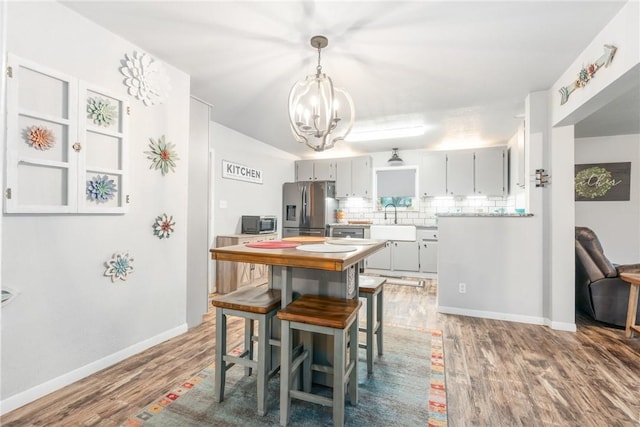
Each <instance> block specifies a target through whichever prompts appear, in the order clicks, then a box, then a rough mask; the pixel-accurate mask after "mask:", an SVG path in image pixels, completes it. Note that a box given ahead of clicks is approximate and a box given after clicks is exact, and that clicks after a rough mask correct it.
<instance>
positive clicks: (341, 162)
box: [336, 156, 373, 199]
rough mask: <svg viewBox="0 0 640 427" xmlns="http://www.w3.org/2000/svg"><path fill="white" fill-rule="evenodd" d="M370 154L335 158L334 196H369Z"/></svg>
mask: <svg viewBox="0 0 640 427" xmlns="http://www.w3.org/2000/svg"><path fill="white" fill-rule="evenodd" d="M371 164H372V160H371V156H360V157H350V158H344V159H337V164H336V197H337V198H347V197H364V198H367V199H368V198H371V191H372V190H371V179H372V178H371V177H372V173H373V172H372V171H373V169H372V166H371Z"/></svg>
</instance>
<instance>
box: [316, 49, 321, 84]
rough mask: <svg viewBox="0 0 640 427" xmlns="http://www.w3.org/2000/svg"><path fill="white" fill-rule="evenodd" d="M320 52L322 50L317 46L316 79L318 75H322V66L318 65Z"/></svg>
mask: <svg viewBox="0 0 640 427" xmlns="http://www.w3.org/2000/svg"><path fill="white" fill-rule="evenodd" d="M321 50H322V48H321V47H320V46H318V66H317V67H316V77H320V74H322V65H320V51H321Z"/></svg>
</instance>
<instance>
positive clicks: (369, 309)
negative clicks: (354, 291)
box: [367, 294, 376, 375]
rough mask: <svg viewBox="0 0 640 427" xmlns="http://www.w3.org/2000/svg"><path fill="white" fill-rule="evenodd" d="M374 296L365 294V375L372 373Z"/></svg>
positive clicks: (374, 326) (374, 325)
mask: <svg viewBox="0 0 640 427" xmlns="http://www.w3.org/2000/svg"><path fill="white" fill-rule="evenodd" d="M374 298H375V297H374V295H372V294H367V374H368V375H371V374H372V373H373V336H374V335H375V328H376V324H375V320H374V317H373V312H374V306H373V304H374V301H373V299H374Z"/></svg>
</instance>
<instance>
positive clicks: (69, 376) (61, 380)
mask: <svg viewBox="0 0 640 427" xmlns="http://www.w3.org/2000/svg"><path fill="white" fill-rule="evenodd" d="M186 331H187V324H186V323H184V324H182V325H181V326H178V327H175V328H173V329H169V330H168V331H165V332H163V333H161V334H158V335H156V336H154V337H151V338H149V339H146V340H144V341H140V342H139V343H136V344H134V345H132V346H130V347H127V348H125V349H122V350H120V351H117V352H115V353H113V354H110V355H109V356H106V357H103V358H102V359H98V360H96V361H95V362H91V363H89V364H88V365H85V366H83V367H81V368H78V369H75V370H73V371H71V372H68V373H66V374H64V375H60V376H59V377H57V378H54V379H52V380H49V381H47V382H44V383H42V384H39V385H37V386H35V387H32V388H30V389H28V390H25V391H23V392H20V393H17V394H14V395H13V396H11V397H8V398H6V399H4V400H2V401H0V415H4V414H6V413H8V412H10V411H13V410H14V409H17V408H19V407H21V406H24V405H26V404H27V403H31V402H33V401H35V400H37V399H39V398H41V397H42V396H45V395H47V394H49V393H52V392H54V391H56V390H59V389H61V388H62V387H66V386H68V385H69V384H72V383H74V382H76V381H79V380H81V379H83V378H85V377H87V376H89V375H91V374H94V373H96V372H98V371H100V370H102V369H104V368H108V367H109V366H112V365H114V364H116V363H118V362H120V361H122V360H124V359H126V358H127V357H131V356H133V355H135V354H138V353H140V352H141V351H144V350H146V349H148V348H149V347H153V346H154V345H156V344H160V343H161V342H164V341H166V340H168V339H171V338H173V337H176V336H178V335H180V334H182V333H185V332H186Z"/></svg>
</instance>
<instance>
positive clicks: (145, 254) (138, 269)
mask: <svg viewBox="0 0 640 427" xmlns="http://www.w3.org/2000/svg"><path fill="white" fill-rule="evenodd" d="M3 4H5V2H3ZM7 9H8V10H7V12H8V16H7V20H6V22H7V35H8V37H7V50H8V51H9V52H12V53H15V54H16V55H19V56H21V57H23V58H26V59H30V60H32V61H35V62H37V63H39V64H41V65H43V66H46V67H48V68H52V69H55V70H58V71H61V72H64V73H67V74H70V75H73V76H75V77H78V78H80V79H82V80H85V81H88V82H91V83H93V84H96V85H98V86H100V87H104V88H106V89H108V90H112V91H114V92H116V93H119V94H121V95H122V96H126V87H125V86H124V85H123V83H122V81H123V76H122V75H121V74H120V72H119V67H120V61H121V60H122V59H123V58H124V54H125V53H129V54H130V53H132V52H133V51H134V50H137V51H141V50H140V49H139V48H137V47H136V46H134V45H132V44H131V43H129V42H127V41H126V40H123V39H121V38H118V37H116V36H114V35H113V34H112V33H109V32H107V31H105V30H104V29H102V28H101V27H99V26H97V25H95V24H93V23H91V22H89V21H87V20H86V19H84V18H82V17H80V16H79V15H77V14H75V13H74V12H72V11H70V10H68V9H67V8H66V7H64V6H62V5H61V4H60V3H57V2H8V8H7ZM5 54H6V52H4V51H3V52H2V55H3V57H4V56H5ZM165 69H166V71H167V73H168V75H169V77H170V80H171V87H172V89H171V92H170V97H169V99H168V100H167V101H166V102H165V103H164V104H162V105H156V106H151V107H145V106H144V105H143V104H142V103H141V102H139V101H137V100H134V99H131V106H132V108H131V110H132V111H131V116H130V129H129V143H130V151H129V159H130V185H131V187H130V190H131V192H130V195H131V204H130V207H129V212H128V213H127V214H125V215H3V217H2V229H3V235H2V254H3V257H2V284H3V286H9V287H11V288H14V289H17V290H18V291H20V292H21V294H20V295H19V296H18V297H17V298H16V299H15V300H14V301H13V302H12V303H11V304H9V305H7V306H5V307H3V309H2V332H1V333H2V344H3V346H2V362H1V363H2V366H1V369H2V379H1V381H2V384H1V386H2V389H1V396H2V411H4V412H6V411H9V410H11V409H13V408H15V407H17V406H20V405H22V404H24V403H28V402H29V401H31V400H34V399H35V398H37V397H40V396H41V395H43V394H46V393H49V392H51V391H53V390H55V389H57V388H59V387H62V386H64V385H66V384H68V383H71V382H73V381H76V380H78V379H79V378H82V377H84V376H86V375H89V374H91V373H93V372H95V371H97V370H99V369H101V368H104V367H105V366H108V365H110V364H112V363H115V362H117V361H118V360H121V359H123V358H126V357H128V356H129V355H131V354H134V353H136V352H138V351H140V350H143V349H144V348H146V347H149V346H151V345H154V344H156V343H158V342H160V341H164V340H165V339H168V338H171V337H172V336H175V335H177V334H179V333H181V332H183V331H185V330H186V324H185V318H186V277H187V272H186V256H187V255H186V254H187V192H186V188H187V185H188V180H187V164H188V158H189V146H188V141H189V89H190V87H189V76H187V75H186V74H184V73H183V72H181V71H179V70H177V69H175V68H173V67H171V66H165ZM43 96H46V94H43ZM3 102H4V99H3ZM161 135H166V138H167V140H169V141H171V142H173V143H175V144H176V149H177V152H178V154H179V157H180V159H181V160H179V161H178V167H177V170H176V173H170V174H169V175H168V176H164V177H163V176H161V175H160V173H159V172H158V171H155V170H150V169H149V165H150V162H149V160H147V158H146V155H145V154H144V151H146V150H148V143H149V138H151V137H152V138H154V139H155V138H158V137H160V136H161ZM3 146H4V143H3ZM165 212H166V213H167V214H170V215H173V217H174V219H175V221H176V231H175V233H174V234H173V235H172V236H171V238H169V239H163V240H159V239H158V238H157V237H155V236H153V233H152V228H151V226H152V224H153V221H154V219H155V217H156V216H158V215H160V214H162V213H165ZM119 251H128V252H129V253H130V255H131V256H132V257H134V259H135V262H134V265H135V271H134V272H133V274H132V275H131V276H130V278H129V280H128V281H126V282H119V283H111V281H110V279H109V278H107V277H104V275H103V274H104V271H105V267H104V263H105V261H107V260H108V259H110V258H111V256H112V255H113V253H114V252H119Z"/></svg>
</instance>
